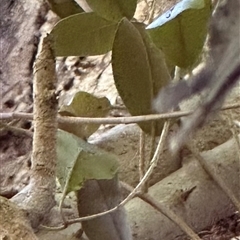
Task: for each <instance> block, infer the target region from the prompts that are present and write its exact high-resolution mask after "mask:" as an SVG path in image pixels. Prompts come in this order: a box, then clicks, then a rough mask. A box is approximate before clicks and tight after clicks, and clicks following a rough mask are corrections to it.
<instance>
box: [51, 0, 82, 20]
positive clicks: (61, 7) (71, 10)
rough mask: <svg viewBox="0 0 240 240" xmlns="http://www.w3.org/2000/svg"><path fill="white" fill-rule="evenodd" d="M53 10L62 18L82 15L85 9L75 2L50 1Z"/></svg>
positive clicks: (63, 0) (67, 0) (71, 0)
mask: <svg viewBox="0 0 240 240" xmlns="http://www.w3.org/2000/svg"><path fill="white" fill-rule="evenodd" d="M48 2H49V5H50V7H51V10H52V11H53V12H55V13H56V14H57V15H58V16H59V17H60V18H65V17H68V16H70V15H73V14H76V13H81V12H83V9H82V8H81V7H80V6H79V5H78V4H77V3H76V2H75V1H74V0H48Z"/></svg>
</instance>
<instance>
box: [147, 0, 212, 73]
mask: <svg viewBox="0 0 240 240" xmlns="http://www.w3.org/2000/svg"><path fill="white" fill-rule="evenodd" d="M210 15H211V0H183V1H181V2H180V3H178V4H176V5H175V6H174V7H172V8H171V10H169V11H167V12H166V13H164V14H163V15H161V16H160V17H159V18H157V19H156V20H155V21H153V22H152V23H151V24H150V25H149V26H148V27H147V30H148V32H149V33H150V35H151V37H152V39H153V42H154V43H155V44H156V46H157V47H158V48H160V49H162V50H163V52H164V54H165V55H166V57H167V58H168V61H169V62H172V63H173V64H174V65H177V66H179V67H181V68H188V67H191V66H192V65H193V64H194V63H195V61H196V60H197V58H198V56H199V54H200V53H201V51H202V48H203V44H204V41H205V39H206V35H207V24H208V20H209V17H210Z"/></svg>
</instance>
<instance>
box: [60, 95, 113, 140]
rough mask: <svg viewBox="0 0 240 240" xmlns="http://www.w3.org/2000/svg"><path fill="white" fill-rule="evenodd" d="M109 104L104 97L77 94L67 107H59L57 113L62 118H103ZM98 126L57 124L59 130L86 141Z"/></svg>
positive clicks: (92, 124) (108, 108)
mask: <svg viewBox="0 0 240 240" xmlns="http://www.w3.org/2000/svg"><path fill="white" fill-rule="evenodd" d="M110 107H111V104H110V102H109V100H108V99H107V98H106V97H103V98H98V97H95V96H93V95H92V94H89V93H87V92H77V93H76V94H75V95H74V97H73V98H72V100H71V102H70V103H69V104H68V105H63V106H61V108H60V110H59V113H60V114H61V115H62V116H75V117H105V116H106V114H107V113H108V112H109V110H110ZM99 126H100V124H94V123H91V124H88V123H84V124H79V123H71V124H70V123H67V122H64V123H63V122H62V123H59V128H61V129H63V130H65V131H67V132H70V133H73V134H75V135H76V136H78V137H80V138H82V139H87V138H88V137H89V136H90V135H92V134H93V133H94V132H95V131H96V130H97V129H98V128H99Z"/></svg>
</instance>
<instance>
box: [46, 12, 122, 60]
mask: <svg viewBox="0 0 240 240" xmlns="http://www.w3.org/2000/svg"><path fill="white" fill-rule="evenodd" d="M116 28H117V23H114V22H110V21H107V20H105V19H103V18H101V17H99V16H98V15H96V14H95V13H80V14H75V15H72V16H70V17H67V18H64V19H62V20H61V21H59V22H58V23H57V24H56V25H55V26H54V28H53V30H52V32H51V33H50V35H51V36H52V38H53V40H54V41H53V48H54V50H55V55H56V56H81V55H100V54H104V53H106V52H108V51H110V50H111V49H112V43H113V39H114V35H115V31H116Z"/></svg>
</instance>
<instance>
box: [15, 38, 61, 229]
mask: <svg viewBox="0 0 240 240" xmlns="http://www.w3.org/2000/svg"><path fill="white" fill-rule="evenodd" d="M56 82H57V79H56V73H55V57H54V54H53V52H52V49H51V42H50V40H49V38H48V37H45V38H43V40H42V44H41V47H40V50H39V53H38V55H37V58H36V61H35V65H34V84H33V94H34V114H33V116H34V135H33V151H32V158H31V161H32V168H31V179H30V183H29V185H28V186H27V187H25V188H24V189H23V190H22V191H20V192H19V193H18V194H17V195H15V196H14V197H13V198H12V201H14V202H15V203H17V204H18V205H19V206H20V207H21V208H22V209H24V210H26V211H27V212H28V217H29V219H30V221H31V224H32V226H33V227H34V228H36V227H38V225H39V224H40V222H41V221H42V220H43V219H44V217H45V216H46V214H48V213H49V212H50V210H51V208H52V207H53V206H54V205H55V200H54V192H55V191H54V190H55V177H56V174H55V171H56V146H55V145H56V133H57V100H56V96H55V84H56Z"/></svg>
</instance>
